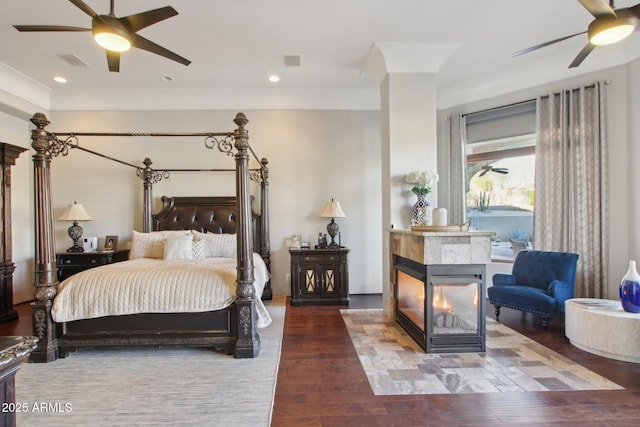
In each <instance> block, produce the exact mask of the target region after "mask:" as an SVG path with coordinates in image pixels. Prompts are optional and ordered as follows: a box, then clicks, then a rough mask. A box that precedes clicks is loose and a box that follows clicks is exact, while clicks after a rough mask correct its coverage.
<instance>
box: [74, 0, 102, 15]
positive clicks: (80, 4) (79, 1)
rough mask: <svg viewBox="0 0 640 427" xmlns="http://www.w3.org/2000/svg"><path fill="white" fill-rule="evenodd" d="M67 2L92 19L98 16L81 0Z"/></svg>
mask: <svg viewBox="0 0 640 427" xmlns="http://www.w3.org/2000/svg"><path fill="white" fill-rule="evenodd" d="M69 1H70V2H71V3H73V4H74V5H75V6H76V7H77V8H78V9H80V10H82V11H83V12H84V13H86V14H87V15H89V16H90V17H92V18H93V17H95V16H97V15H98V14H97V13H96V12H95V11H94V10H93V9H91V8H90V7H89V5H88V4H86V3H85V2H83V1H82V0H69Z"/></svg>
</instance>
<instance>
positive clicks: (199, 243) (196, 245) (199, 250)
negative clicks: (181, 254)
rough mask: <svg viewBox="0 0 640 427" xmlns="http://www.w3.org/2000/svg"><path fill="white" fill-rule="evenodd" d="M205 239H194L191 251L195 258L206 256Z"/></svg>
mask: <svg viewBox="0 0 640 427" xmlns="http://www.w3.org/2000/svg"><path fill="white" fill-rule="evenodd" d="M204 243H205V242H204V239H199V240H193V242H192V247H191V252H192V253H193V259H201V258H204V257H205V256H204V246H205V245H204Z"/></svg>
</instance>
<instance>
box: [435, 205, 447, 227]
mask: <svg viewBox="0 0 640 427" xmlns="http://www.w3.org/2000/svg"><path fill="white" fill-rule="evenodd" d="M433 225H435V226H438V227H443V226H446V225H447V210H446V209H445V208H435V209H434V210H433Z"/></svg>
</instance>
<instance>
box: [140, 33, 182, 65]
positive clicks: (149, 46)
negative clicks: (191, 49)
mask: <svg viewBox="0 0 640 427" xmlns="http://www.w3.org/2000/svg"><path fill="white" fill-rule="evenodd" d="M131 45H132V46H133V47H137V48H138V49H142V50H146V51H147V52H151V53H155V54H156V55H160V56H164V57H165V58H168V59H171V60H172V61H176V62H179V63H181V64H184V65H189V64H191V61H189V60H188V59H186V58H183V57H182V56H180V55H178V54H176V53H173V52H171V51H170V50H168V49H165V48H164V47H162V46H160V45H158V44H155V43H154V42H152V41H151V40H147V39H145V38H144V37H142V36H140V35H138V34H132V35H131Z"/></svg>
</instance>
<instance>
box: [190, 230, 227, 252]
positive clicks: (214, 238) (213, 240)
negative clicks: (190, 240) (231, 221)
mask: <svg viewBox="0 0 640 427" xmlns="http://www.w3.org/2000/svg"><path fill="white" fill-rule="evenodd" d="M192 232H193V235H194V236H195V239H196V240H204V256H205V258H235V257H236V256H237V253H238V247H237V236H236V235H235V234H228V233H224V234H216V233H200V232H199V231H196V230H192Z"/></svg>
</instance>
